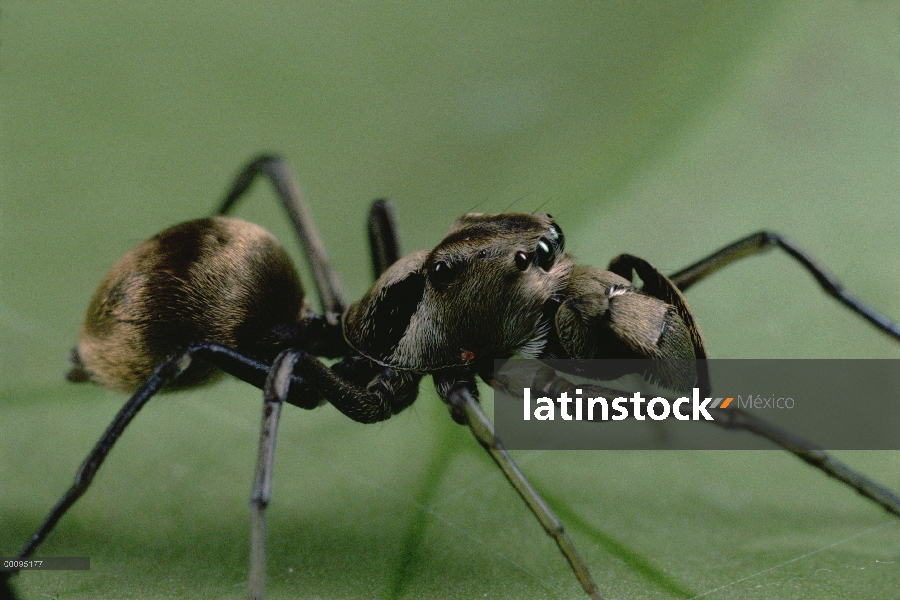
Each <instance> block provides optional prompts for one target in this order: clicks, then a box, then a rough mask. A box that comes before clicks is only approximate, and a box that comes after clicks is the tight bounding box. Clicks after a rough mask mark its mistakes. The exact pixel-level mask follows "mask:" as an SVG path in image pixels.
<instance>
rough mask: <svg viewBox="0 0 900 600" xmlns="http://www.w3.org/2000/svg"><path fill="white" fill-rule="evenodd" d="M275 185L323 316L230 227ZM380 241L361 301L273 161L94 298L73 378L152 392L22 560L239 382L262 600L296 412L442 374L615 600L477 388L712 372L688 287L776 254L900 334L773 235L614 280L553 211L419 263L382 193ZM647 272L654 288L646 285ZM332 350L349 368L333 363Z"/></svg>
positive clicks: (793, 445) (460, 419) (493, 220)
mask: <svg viewBox="0 0 900 600" xmlns="http://www.w3.org/2000/svg"><path fill="white" fill-rule="evenodd" d="M260 174H262V175H265V176H267V177H268V178H269V179H270V180H271V181H272V182H273V184H274V186H275V189H276V191H277V193H278V196H279V198H280V199H281V201H282V203H283V204H284V206H285V207H286V208H287V210H288V213H289V215H290V217H291V220H292V221H293V224H294V227H295V229H296V231H297V234H298V235H299V237H300V240H301V241H302V243H303V247H304V251H305V253H306V257H307V259H308V261H309V263H310V264H311V267H312V272H313V275H314V279H315V287H316V290H317V292H318V295H319V299H320V301H321V305H322V308H323V312H322V314H317V313H315V312H313V311H312V310H311V309H310V308H309V306H308V305H307V303H306V301H305V297H304V293H303V289H302V287H301V285H300V281H299V279H298V277H297V275H296V272H295V270H294V268H293V266H292V264H291V261H290V258H289V257H288V255H287V253H286V252H285V250H284V249H283V248H282V247H281V246H280V244H279V243H278V242H277V241H276V240H275V238H274V237H273V236H272V235H271V234H269V233H268V232H266V231H265V230H264V229H262V228H261V227H259V226H257V225H254V224H252V223H248V222H246V221H243V220H240V219H235V218H231V217H227V216H224V215H226V214H227V213H228V212H229V211H230V210H231V208H232V207H233V206H234V205H235V203H236V202H237V201H238V199H239V198H240V197H241V196H242V195H243V194H244V192H246V190H247V189H248V188H249V187H250V185H251V183H252V182H253V181H254V179H255V178H256V176H257V175H260ZM369 242H370V250H371V256H372V265H373V271H374V275H375V279H376V281H375V283H374V285H373V286H372V287H371V289H370V290H369V291H368V293H366V294H365V295H364V296H363V298H362V299H361V300H359V301H358V302H355V303H353V304H350V305H348V303H347V302H346V300H345V297H344V293H343V290H342V287H341V284H340V281H339V279H338V277H337V275H336V273H335V272H334V270H333V269H332V267H331V265H330V263H329V260H328V257H327V255H326V254H325V250H324V246H323V244H322V243H321V241H320V239H319V237H318V235H317V233H316V231H315V228H314V226H313V224H312V221H311V219H310V216H309V214H308V212H307V209H306V206H305V204H304V201H303V198H302V195H301V193H300V189H299V187H298V186H297V184H296V182H295V181H294V179H293V177H292V176H291V174H290V172H289V170H288V168H287V166H286V164H285V162H284V161H283V160H282V159H280V158H278V157H274V156H261V157H258V158H257V159H255V160H254V161H252V162H251V163H250V164H248V165H247V166H246V167H245V169H244V170H243V171H242V172H241V173H240V175H239V176H238V177H237V179H236V181H235V182H234V184H233V186H232V188H231V191H230V193H229V194H228V195H227V197H226V199H225V201H224V202H223V204H222V206H221V208H220V210H219V216H215V217H210V218H206V219H200V220H196V221H190V222H186V223H182V224H180V225H176V226H174V227H172V228H170V229H167V230H165V231H163V232H162V233H160V234H158V235H156V236H155V237H153V238H150V239H149V240H147V241H146V242H144V243H142V244H140V245H139V246H137V247H136V248H134V249H133V250H131V251H130V252H128V253H127V254H126V255H125V256H124V257H123V258H122V259H121V260H119V262H117V263H116V264H115V265H114V266H113V267H112V269H111V270H110V272H109V273H108V274H107V275H106V277H104V279H103V280H102V282H101V283H100V286H99V288H98V289H97V291H96V292H95V294H94V296H93V298H92V299H91V302H90V305H89V308H88V312H87V316H86V319H85V322H84V325H83V326H82V329H81V334H80V339H79V342H78V346H77V348H76V349H75V350H74V351H73V354H72V370H71V371H70V373H69V379H70V380H72V381H94V382H97V383H99V384H101V385H104V386H106V387H109V388H113V389H116V390H119V391H123V392H128V393H131V394H133V395H132V396H131V398H130V399H129V400H128V401H127V402H126V404H125V406H124V407H123V408H122V409H121V411H120V412H119V414H118V415H117V416H116V417H115V419H114V420H113V422H112V423H111V424H110V426H109V427H108V429H107V430H106V432H105V433H104V435H103V437H102V438H101V439H100V441H99V442H98V443H97V445H96V446H95V447H94V449H93V450H92V451H91V453H90V454H89V455H88V457H87V458H86V459H85V461H84V463H83V464H82V466H81V468H80V469H79V471H78V474H77V475H76V479H75V483H74V484H73V485H72V487H71V488H70V489H69V490H68V491H67V492H66V494H65V495H64V496H63V497H62V499H60V501H59V502H58V503H57V505H56V506H55V507H54V508H53V510H52V511H51V512H50V514H49V515H48V516H47V518H46V520H45V521H44V522H43V524H41V526H40V527H39V528H38V530H37V531H36V532H35V534H34V535H33V536H32V538H31V539H30V540H29V541H28V543H27V544H26V546H25V547H24V548H23V549H22V551H21V552H20V554H19V557H20V558H25V557H28V556H32V555H33V553H34V551H35V550H36V549H37V548H38V546H40V544H41V543H42V542H43V541H44V539H45V538H46V537H47V535H48V534H49V533H50V532H51V530H52V529H53V527H54V526H55V525H56V523H57V522H58V521H59V519H60V518H61V517H62V516H63V515H64V514H65V512H66V511H67V510H68V509H69V507H71V506H72V504H73V503H74V502H76V501H77V500H78V498H80V497H81V495H82V494H83V493H84V492H85V491H86V490H87V488H88V486H89V485H90V483H91V480H92V479H93V477H94V475H95V474H96V472H97V470H98V469H99V468H100V466H101V464H102V463H103V461H104V460H105V458H106V456H107V455H108V453H109V451H110V450H111V448H112V446H113V444H114V443H115V442H116V440H118V438H119V437H120V435H121V434H122V432H123V431H124V429H125V427H126V426H127V425H128V424H129V423H130V422H131V420H132V419H133V418H134V417H135V415H136V414H137V413H138V412H139V411H140V410H141V408H142V407H143V406H144V405H145V404H146V403H147V401H149V400H150V398H152V397H153V396H154V395H155V394H156V393H158V392H160V391H162V390H169V389H178V388H186V387H191V386H196V385H201V384H204V383H207V382H209V381H211V380H213V379H215V378H216V376H218V375H221V374H222V373H223V372H225V373H228V374H231V375H233V376H235V377H237V378H239V379H241V380H243V381H245V382H247V383H250V384H252V385H254V386H256V387H258V388H261V389H263V390H264V411H263V429H262V434H261V436H260V446H259V455H258V462H257V468H256V476H255V481H254V485H253V493H252V499H251V504H252V507H253V510H252V527H251V529H252V536H251V553H250V579H249V587H250V590H249V593H250V597H251V598H262V597H263V595H264V589H265V536H266V528H265V510H266V507H267V505H268V503H269V501H270V497H271V484H272V470H273V464H274V449H275V435H276V430H277V425H278V419H279V416H280V411H281V407H282V404H283V403H284V402H288V403H290V404H293V405H295V406H299V407H301V408H305V409H313V408H316V407H318V406H321V405H323V404H325V403H330V404H332V405H333V406H334V407H335V408H336V409H337V410H339V411H340V412H342V413H343V414H344V415H346V416H348V417H349V418H351V419H353V420H354V421H357V422H360V423H375V422H379V421H383V420H386V419H389V418H390V417H391V416H393V415H395V414H397V413H398V412H400V411H402V410H403V409H405V408H407V407H408V406H410V405H411V404H412V403H413V402H414V401H415V399H416V396H417V394H418V390H419V382H420V381H421V379H422V378H423V377H424V376H425V375H431V376H432V377H433V379H434V384H435V388H436V389H437V392H438V394H439V396H440V397H441V399H442V400H443V401H444V402H445V403H446V404H447V405H448V407H449V410H450V415H451V416H452V418H453V419H454V420H455V421H456V422H457V423H459V424H462V425H466V426H468V427H469V428H470V429H471V431H472V433H473V435H474V436H475V438H476V439H477V441H478V442H479V443H480V444H481V445H482V446H483V447H484V448H485V449H486V450H487V451H488V452H489V453H490V455H491V457H492V458H493V459H494V461H495V462H496V463H497V465H498V466H499V467H500V468H501V470H502V471H503V473H504V475H505V476H506V478H507V479H508V480H509V482H510V483H511V484H512V485H513V487H514V488H515V489H516V491H517V492H518V493H519V494H520V495H521V497H522V498H523V500H524V501H525V502H526V504H527V505H528V507H529V509H530V510H531V511H532V512H533V514H534V515H535V517H537V519H538V520H539V522H540V523H541V525H542V526H543V528H544V529H545V531H546V532H547V533H548V534H549V535H550V536H551V537H552V538H553V539H554V540H555V542H556V543H557V545H558V546H559V549H560V551H561V552H562V554H563V555H564V556H565V558H566V559H567V561H568V562H569V565H570V566H571V568H572V570H573V571H574V573H575V575H576V577H577V578H578V581H579V582H580V583H581V585H582V587H583V588H584V590H585V592H586V593H587V594H588V595H589V596H590V597H593V598H596V599H600V598H602V597H603V596H602V595H601V593H600V590H599V588H598V586H597V584H596V583H595V582H594V580H593V579H592V577H591V575H590V574H589V572H588V568H587V566H586V565H585V563H584V561H583V560H582V559H581V557H580V556H579V554H578V552H577V550H576V549H575V547H574V545H573V543H572V542H571V540H570V539H569V537H568V535H567V534H566V533H565V531H564V529H563V525H562V523H561V522H560V520H559V519H558V518H557V517H556V515H555V514H554V513H553V511H552V510H551V509H550V508H549V506H548V505H547V503H546V502H545V501H544V500H543V499H542V498H541V496H540V495H539V494H538V493H537V491H536V490H535V489H534V488H533V487H532V486H531V484H530V483H529V482H528V480H527V479H526V478H525V476H524V475H523V474H522V472H521V471H520V470H519V468H518V467H517V466H516V465H515V463H514V462H513V461H512V459H511V457H510V456H509V454H508V453H507V452H506V450H505V449H504V448H503V445H502V443H501V442H500V441H499V440H498V439H497V438H496V437H495V435H494V431H493V425H492V423H491V421H490V420H489V419H488V417H487V416H486V414H485V413H484V411H483V410H482V409H481V407H480V405H479V402H478V395H477V394H478V392H477V388H476V385H475V384H476V377H478V378H481V379H482V380H484V381H486V382H492V381H493V379H494V373H493V369H494V362H493V361H494V359H499V358H508V357H510V356H513V355H521V356H525V357H532V358H578V359H582V358H645V359H676V360H691V361H693V360H697V361H698V363H697V364H699V365H702V364H703V360H704V359H705V358H706V355H707V354H706V345H705V342H704V339H703V336H702V334H701V333H700V329H699V327H698V326H697V324H696V322H695V319H694V316H693V314H692V312H691V310H690V308H689V307H688V305H687V302H686V300H685V299H684V296H683V295H682V292H683V291H685V290H687V289H688V288H689V287H690V286H692V285H693V284H695V283H697V282H698V281H700V280H701V279H703V278H705V277H707V276H708V275H710V274H712V273H714V272H715V271H718V270H719V269H721V268H722V267H724V266H726V265H728V264H730V263H731V262H733V261H735V260H738V259H740V258H743V257H746V256H750V255H753V254H756V253H758V252H761V251H764V250H767V249H769V248H774V247H777V248H781V249H783V250H784V251H786V252H787V254H788V255H790V256H791V257H792V258H794V259H795V260H797V261H798V262H799V263H800V264H801V265H802V266H803V267H804V268H806V270H808V271H809V272H810V273H811V274H812V275H813V276H814V277H815V278H816V280H817V281H818V282H819V284H820V285H821V286H822V288H823V289H824V290H825V291H826V292H827V293H828V294H830V295H832V296H833V297H835V298H836V299H838V300H839V301H840V302H842V303H843V304H844V305H846V306H847V307H848V308H850V309H851V310H852V311H854V312H856V313H858V314H859V315H861V316H862V317H864V318H866V319H867V320H869V321H870V322H871V323H873V324H874V325H875V326H876V327H878V328H880V329H881V330H883V331H885V332H886V333H888V334H889V335H891V336H893V337H894V338H896V339H900V327H898V326H897V325H896V324H894V323H893V322H891V321H890V320H889V319H887V318H886V317H885V316H883V315H881V314H880V313H878V312H877V311H875V310H874V309H872V308H870V307H868V306H867V305H865V304H864V303H862V302H861V301H859V300H858V299H856V298H855V297H854V296H852V295H850V294H849V293H847V292H846V291H844V290H843V288H842V287H841V286H840V285H839V284H838V282H837V281H836V280H835V279H834V278H833V277H832V276H831V275H829V274H828V273H827V272H826V271H825V270H824V269H823V268H822V267H820V266H819V265H818V264H817V263H816V262H815V261H814V260H813V259H812V258H811V257H809V256H808V255H807V254H806V253H805V252H804V251H802V250H801V249H799V248H798V247H796V246H795V245H794V244H792V243H791V242H789V241H788V240H786V239H784V238H783V237H781V236H779V235H777V234H774V233H770V232H765V231H763V232H759V233H757V234H754V235H751V236H749V237H746V238H744V239H742V240H739V241H738V242H735V243H734V244H731V245H729V246H727V247H725V248H723V249H721V250H719V251H718V252H715V253H713V254H712V255H710V256H709V257H707V258H705V259H703V260H701V261H699V262H697V263H696V264H694V265H691V266H689V267H687V268H686V269H683V270H681V271H679V272H677V273H675V274H673V275H671V276H669V277H666V276H664V275H663V274H661V273H660V272H659V271H658V270H656V269H655V268H654V267H653V266H652V265H650V264H649V263H648V262H646V261H644V260H643V259H640V258H637V257H635V256H631V255H620V256H618V257H617V258H615V259H613V261H612V262H611V263H610V265H609V267H608V269H607V270H602V269H597V268H593V267H587V266H582V265H576V264H575V263H574V261H573V260H572V258H571V257H570V256H569V255H568V254H567V253H566V252H565V251H564V245H565V237H564V235H563V232H562V229H561V228H560V226H559V225H557V224H556V222H555V221H554V219H553V218H552V217H551V216H550V215H532V214H519V213H506V214H499V215H482V214H476V213H469V214H466V215H464V216H462V217H460V218H459V219H458V220H457V221H456V222H455V223H454V225H453V227H452V228H451V229H450V231H449V233H448V234H447V236H446V237H445V238H444V239H443V240H442V241H441V242H440V244H438V245H437V246H436V247H435V248H434V249H433V250H431V251H420V252H415V253H413V254H410V255H407V256H405V257H401V253H400V248H399V243H398V238H397V234H396V230H395V225H394V218H393V212H392V207H391V205H390V203H388V202H387V201H376V202H375V203H374V204H373V205H372V208H371V211H370V214H369ZM635 274H637V276H639V277H640V279H641V281H642V282H643V286H642V287H640V288H638V287H636V286H635V285H634V284H633V278H634V275H635ZM319 358H326V359H338V360H337V362H336V363H335V364H333V365H332V366H331V367H328V366H326V365H325V364H324V363H322V362H320V360H319ZM682 376H683V374H682ZM673 377H676V378H677V376H673ZM695 381H696V382H698V384H699V385H702V386H707V385H708V381H706V378H705V373H704V372H703V369H702V367H698V371H697V372H696V373H694V374H692V375H691V376H690V377H689V380H688V381H680V382H676V383H682V384H684V383H686V384H688V385H690V384H693V383H694V382H695ZM554 385H559V381H550V380H544V381H541V382H538V381H537V380H536V381H535V388H536V390H550V389H552V388H553V386H554ZM732 414H733V415H734V416H733V418H731V419H730V420H729V421H728V422H727V424H726V426H727V427H728V428H731V429H744V430H747V431H751V432H753V433H756V434H758V435H762V436H764V437H767V438H768V439H770V440H771V441H773V442H775V443H776V444H779V445H781V446H782V447H784V448H786V449H787V450H789V451H791V452H792V453H794V454H795V455H797V456H799V457H800V458H801V459H803V460H805V461H807V462H809V463H810V464H812V465H814V466H816V467H817V468H819V469H821V470H823V471H824V472H826V473H827V474H829V475H831V476H833V477H835V478H837V479H839V480H840V481H842V482H844V483H846V484H847V485H850V486H852V487H853V488H855V489H856V490H857V491H859V492H860V493H861V494H863V495H864V496H866V497H868V498H870V499H872V500H873V501H875V502H877V503H878V504H880V505H881V506H883V507H884V508H885V509H887V510H888V511H889V512H891V513H893V514H895V515H900V498H898V497H897V496H896V495H894V494H893V493H891V492H890V491H888V490H885V489H884V488H882V487H880V486H878V485H877V484H875V483H874V482H872V481H871V480H869V479H868V478H866V477H864V476H862V475H860V474H858V473H856V472H855V471H853V470H852V469H849V468H848V467H846V466H845V465H843V464H842V463H840V462H838V461H837V460H835V459H833V458H832V457H830V456H829V455H827V454H825V453H824V452H822V451H820V450H816V449H815V448H814V447H812V446H811V445H805V444H803V443H798V441H797V439H796V438H793V437H790V438H786V437H783V436H782V435H781V432H780V431H779V430H777V429H775V428H771V427H768V426H767V425H766V424H765V423H764V422H762V421H760V420H759V419H755V418H753V417H751V416H750V415H748V414H746V413H743V412H741V411H732ZM14 572H15V571H5V572H3V573H2V574H0V577H2V578H3V579H4V580H6V579H8V578H9V576H10V575H11V574H13V573H14ZM8 593H9V594H10V595H11V591H10V592H8Z"/></svg>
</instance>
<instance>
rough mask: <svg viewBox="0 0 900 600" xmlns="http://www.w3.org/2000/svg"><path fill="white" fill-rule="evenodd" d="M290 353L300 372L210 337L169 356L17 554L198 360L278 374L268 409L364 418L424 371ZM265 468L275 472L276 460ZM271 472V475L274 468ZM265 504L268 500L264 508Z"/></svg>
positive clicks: (414, 389)
mask: <svg viewBox="0 0 900 600" xmlns="http://www.w3.org/2000/svg"><path fill="white" fill-rule="evenodd" d="M287 356H288V357H289V359H290V360H289V361H288V362H292V363H295V366H294V367H293V369H292V370H293V371H297V372H299V376H298V374H290V373H291V370H289V369H287V366H284V363H282V367H280V368H278V367H276V368H273V367H270V366H269V365H267V364H265V363H263V362H260V361H258V360H255V359H252V358H249V357H247V356H244V355H242V354H240V353H238V352H236V351H234V350H231V349H229V348H226V347H224V346H221V345H219V344H213V343H209V342H200V343H196V344H192V345H191V346H189V347H188V349H187V350H185V351H184V352H182V353H180V354H176V355H174V356H172V357H171V358H169V359H168V360H167V361H166V362H165V363H163V364H162V365H160V366H159V367H157V369H156V370H155V371H154V372H153V374H152V375H151V376H150V377H149V378H148V379H147V381H146V383H144V385H143V386H141V388H140V389H139V390H138V391H137V392H135V394H134V395H133V396H132V397H131V398H129V399H128V400H127V401H126V402H125V405H124V406H123V407H122V408H121V409H120V410H119V412H118V413H117V414H116V416H115V418H114V419H113V421H112V423H110V425H109V426H108V427H107V428H106V431H105V432H104V433H103V436H102V437H101V438H100V440H99V441H98V442H97V444H96V445H95V446H94V448H93V449H92V450H91V451H90V453H89V454H88V455H87V457H86V458H85V459H84V462H82V464H81V467H80V468H79V469H78V473H77V474H76V476H75V482H74V483H73V484H72V485H71V487H70V488H69V489H68V490H67V491H66V493H65V494H64V495H63V496H62V498H60V500H59V501H58V502H57V503H56V505H55V506H54V507H53V509H52V510H51V511H50V513H49V514H48V515H47V517H46V518H45V519H44V521H43V523H41V525H40V527H38V529H37V531H35V533H34V534H33V535H32V536H31V538H30V539H29V540H28V542H27V543H26V544H25V546H24V547H23V548H22V550H21V552H19V554H18V556H17V558H27V557H29V556H32V555H33V554H34V552H35V550H36V549H37V548H38V547H39V546H40V545H41V544H42V543H43V541H44V540H45V539H46V538H47V536H48V535H49V534H50V532H51V531H52V530H53V528H54V527H55V526H56V524H57V523H58V522H59V520H60V519H61V518H62V517H63V515H64V514H65V513H66V511H68V510H69V508H71V506H72V505H73V504H75V502H76V501H78V499H79V498H81V496H83V495H84V493H85V492H86V491H87V489H88V487H89V486H90V484H91V481H92V480H93V478H94V476H95V475H96V474H97V471H98V470H99V469H100V467H101V466H102V464H103V462H104V461H105V460H106V457H107V456H108V455H109V452H110V450H112V447H113V446H114V445H115V443H116V442H117V441H118V439H119V438H120V437H121V435H122V433H123V432H124V431H125V428H126V427H127V426H128V425H129V423H131V421H132V419H134V417H135V416H137V414H138V412H140V410H141V409H142V408H143V407H144V405H146V404H147V402H148V401H149V400H150V399H151V398H152V397H153V396H154V395H156V393H157V392H159V391H160V390H161V389H162V388H163V387H164V386H165V385H166V383H168V382H169V381H171V380H173V379H174V378H175V377H177V376H178V375H179V374H181V373H182V372H184V371H185V370H186V369H187V368H188V367H189V366H190V364H191V362H192V361H193V360H203V361H205V362H209V363H211V364H213V365H215V366H216V367H218V368H220V369H222V370H223V371H225V372H226V373H228V374H230V375H233V376H234V377H237V378H238V379H241V380H242V381H245V382H247V383H249V384H251V385H253V386H255V387H257V388H261V389H264V388H266V385H267V384H266V382H267V380H268V379H272V380H273V381H272V383H270V384H269V388H268V389H269V390H270V391H268V392H267V394H266V399H267V403H266V406H267V410H268V408H269V407H270V405H271V404H272V402H273V401H274V399H275V398H278V403H279V404H280V402H281V401H282V400H283V401H287V402H289V403H291V404H294V405H295V406H299V407H300V408H306V409H312V408H316V407H317V406H319V405H320V404H321V399H323V398H324V399H326V400H328V401H330V402H331V404H333V405H334V406H335V408H337V409H338V410H339V411H340V412H342V413H343V414H344V415H346V416H348V417H349V418H351V419H353V420H355V421H358V422H361V423H375V422H378V421H383V420H385V419H388V418H390V417H391V416H393V415H394V414H396V413H397V412H399V411H401V410H403V409H404V408H406V407H407V406H409V405H410V404H412V402H413V401H414V400H415V397H416V394H417V393H418V387H419V381H420V380H421V376H420V375H418V374H415V373H409V372H399V371H395V370H393V369H390V368H385V367H380V366H378V365H375V364H374V363H372V362H371V361H369V360H367V359H364V358H362V357H351V358H348V359H345V360H344V361H341V362H339V363H337V364H336V365H334V369H335V370H334V371H332V370H331V369H330V368H329V367H327V366H326V365H324V364H323V363H321V362H319V361H318V360H317V359H316V358H315V357H314V356H312V355H311V354H309V353H307V352H305V351H303V350H292V351H290V352H289V353H287ZM282 357H284V355H282ZM285 360H287V359H285ZM285 373H288V374H290V380H289V381H290V384H289V385H288V389H287V391H286V392H285V391H284V390H283V389H282V388H281V387H279V386H283V385H284V384H283V378H284V377H285ZM345 377H346V379H345ZM264 435H265V433H264ZM270 438H271V439H270V441H265V440H261V446H262V445H263V444H264V443H271V444H272V449H271V450H267V451H266V452H267V453H269V452H271V451H272V450H274V424H273V425H271V436H270ZM260 460H264V459H263V458H261V459H260ZM265 469H266V470H268V471H269V472H270V471H271V464H269V465H268V466H267V467H265ZM265 477H268V478H271V473H269V475H267V476H265ZM267 485H268V484H265V485H263V488H262V489H263V490H264V493H262V494H259V497H260V498H264V499H266V500H265V502H267V501H268V500H267V498H268V491H265V490H266V486H267ZM256 489H257V488H256V486H255V487H254V502H255V501H256V497H257V493H256ZM263 504H264V503H263ZM264 508H265V507H264V506H262V510H264ZM259 516H261V514H260V512H259V510H258V511H257V516H255V517H254V519H258V517H259ZM254 535H256V534H254ZM263 537H264V532H263ZM255 563H256V564H259V563H260V561H258V560H255ZM17 572H18V570H10V571H0V593H5V592H7V591H8V590H9V589H10V588H9V586H8V584H7V583H6V580H8V579H9V578H10V577H11V576H12V575H14V574H16V573H17ZM10 593H11V592H10ZM0 598H2V596H0Z"/></svg>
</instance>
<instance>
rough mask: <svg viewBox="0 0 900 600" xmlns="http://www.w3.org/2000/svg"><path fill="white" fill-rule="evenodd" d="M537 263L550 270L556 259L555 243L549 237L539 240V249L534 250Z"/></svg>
mask: <svg viewBox="0 0 900 600" xmlns="http://www.w3.org/2000/svg"><path fill="white" fill-rule="evenodd" d="M534 253H535V258H536V259H537V265H538V266H539V267H540V268H542V269H543V270H545V271H549V270H550V268H551V267H552V266H553V263H554V262H555V261H556V251H555V249H554V247H553V244H551V243H550V240H548V239H547V238H541V239H540V240H538V245H537V249H536V250H535V251H534Z"/></svg>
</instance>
